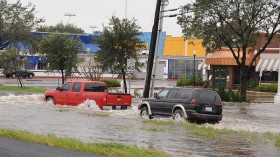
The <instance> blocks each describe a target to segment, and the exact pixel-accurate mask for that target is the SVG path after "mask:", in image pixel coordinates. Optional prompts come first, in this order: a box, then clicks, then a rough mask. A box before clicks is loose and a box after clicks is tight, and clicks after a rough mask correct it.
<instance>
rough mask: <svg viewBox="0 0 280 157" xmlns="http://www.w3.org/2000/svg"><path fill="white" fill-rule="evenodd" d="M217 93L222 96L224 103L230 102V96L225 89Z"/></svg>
mask: <svg viewBox="0 0 280 157" xmlns="http://www.w3.org/2000/svg"><path fill="white" fill-rule="evenodd" d="M217 93H218V94H219V95H220V97H221V99H222V100H223V101H229V95H228V93H227V92H226V90H225V88H224V87H219V88H218V91H217Z"/></svg>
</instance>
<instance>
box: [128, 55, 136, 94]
mask: <svg viewBox="0 0 280 157" xmlns="http://www.w3.org/2000/svg"><path fill="white" fill-rule="evenodd" d="M135 62H136V60H135V59H133V58H130V59H127V67H126V72H127V74H128V86H129V88H128V93H129V94H130V77H131V75H132V74H133V72H134V70H135Z"/></svg>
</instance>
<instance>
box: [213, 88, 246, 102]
mask: <svg viewBox="0 0 280 157" xmlns="http://www.w3.org/2000/svg"><path fill="white" fill-rule="evenodd" d="M217 93H218V94H219V95H220V97H221V99H222V100H223V101H228V102H229V101H232V102H241V94H240V90H238V91H237V92H236V93H234V91H232V89H229V90H228V91H226V90H225V88H224V87H219V88H218V91H217Z"/></svg>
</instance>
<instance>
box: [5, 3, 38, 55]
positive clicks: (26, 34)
mask: <svg viewBox="0 0 280 157" xmlns="http://www.w3.org/2000/svg"><path fill="white" fill-rule="evenodd" d="M35 13H36V11H35V6H33V5H32V4H31V3H29V4H28V5H27V6H23V5H22V4H21V2H20V0H18V1H16V2H15V3H8V2H7V1H6V0H1V1H0V50H2V49H4V48H6V47H7V46H8V45H12V46H14V47H17V46H18V42H19V41H20V42H22V43H24V44H30V43H32V42H34V41H36V40H34V36H32V34H31V31H32V30H34V29H35V28H36V27H37V26H38V24H39V23H41V22H43V20H42V19H38V18H36V17H35ZM33 44H34V43H33ZM34 46H35V44H34Z"/></svg>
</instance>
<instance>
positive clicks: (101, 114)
mask: <svg viewBox="0 0 280 157" xmlns="http://www.w3.org/2000/svg"><path fill="white" fill-rule="evenodd" d="M88 115H89V116H93V117H110V114H108V113H97V112H94V113H89V114H88Z"/></svg>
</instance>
